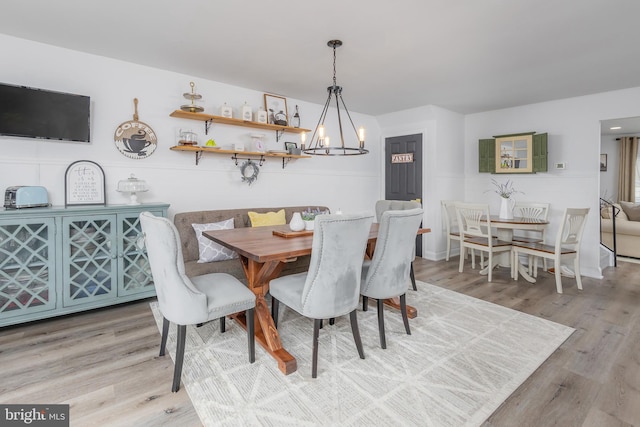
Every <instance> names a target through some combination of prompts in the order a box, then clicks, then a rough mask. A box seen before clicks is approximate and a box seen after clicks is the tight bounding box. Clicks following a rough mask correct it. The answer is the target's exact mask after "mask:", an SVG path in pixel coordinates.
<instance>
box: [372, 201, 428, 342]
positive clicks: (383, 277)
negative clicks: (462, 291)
mask: <svg viewBox="0 0 640 427" xmlns="http://www.w3.org/2000/svg"><path fill="white" fill-rule="evenodd" d="M422 214H423V211H422V209H419V208H418V209H410V210H404V211H386V212H384V213H383V214H382V218H381V221H380V228H379V230H378V239H377V240H376V248H375V251H374V252H373V258H372V259H371V260H367V261H365V262H364V264H363V266H362V280H361V284H360V294H361V295H362V303H363V306H364V307H366V306H367V302H368V298H375V299H376V300H377V305H378V329H379V332H380V347H382V348H387V342H386V339H385V332H384V310H383V307H384V300H385V299H386V298H394V297H398V296H399V297H400V312H401V313H402V320H403V322H404V328H405V330H406V332H407V335H411V329H410V328H409V318H408V316H407V303H406V296H405V294H406V292H407V288H408V285H409V280H410V278H409V272H410V270H411V259H412V256H413V254H414V252H413V249H412V246H410V245H407V242H411V241H413V239H414V238H415V236H416V233H417V232H418V228H419V227H420V222H421V221H422Z"/></svg>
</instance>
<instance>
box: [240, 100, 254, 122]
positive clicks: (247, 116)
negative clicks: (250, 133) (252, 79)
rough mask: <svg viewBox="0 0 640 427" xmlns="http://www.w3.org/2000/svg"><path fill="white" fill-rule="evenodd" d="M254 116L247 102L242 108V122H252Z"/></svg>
mask: <svg viewBox="0 0 640 427" xmlns="http://www.w3.org/2000/svg"><path fill="white" fill-rule="evenodd" d="M252 116H253V114H252V113H251V105H247V103H246V101H245V103H244V105H243V106H242V120H246V121H248V122H250V121H251V118H252Z"/></svg>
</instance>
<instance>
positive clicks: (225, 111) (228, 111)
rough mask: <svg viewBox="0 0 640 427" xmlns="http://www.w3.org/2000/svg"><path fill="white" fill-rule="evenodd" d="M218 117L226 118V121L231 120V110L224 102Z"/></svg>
mask: <svg viewBox="0 0 640 427" xmlns="http://www.w3.org/2000/svg"><path fill="white" fill-rule="evenodd" d="M220 115H221V116H222V117H226V118H227V119H231V118H233V108H231V107H230V106H228V105H227V103H226V102H225V103H224V105H223V106H222V107H221V108H220Z"/></svg>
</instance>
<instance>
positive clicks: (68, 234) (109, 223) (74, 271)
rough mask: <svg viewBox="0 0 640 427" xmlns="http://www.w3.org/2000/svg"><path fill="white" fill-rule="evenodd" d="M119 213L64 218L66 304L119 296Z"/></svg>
mask: <svg viewBox="0 0 640 427" xmlns="http://www.w3.org/2000/svg"><path fill="white" fill-rule="evenodd" d="M115 218H116V216H115V215H88V216H83V217H67V218H64V219H63V231H62V253H63V281H64V283H63V301H64V305H65V306H72V305H76V304H85V303H88V302H92V301H94V300H99V299H109V298H114V297H115V296H116V283H117V282H116V281H117V263H116V241H115V237H116V222H115Z"/></svg>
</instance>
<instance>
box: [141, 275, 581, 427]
mask: <svg viewBox="0 0 640 427" xmlns="http://www.w3.org/2000/svg"><path fill="white" fill-rule="evenodd" d="M407 303H408V304H410V305H413V306H415V307H416V308H417V309H418V317H417V318H415V319H411V320H410V325H411V332H412V335H410V336H409V335H406V334H405V332H404V326H403V324H402V318H401V316H400V313H399V312H396V311H395V310H393V309H389V310H385V324H386V332H387V349H386V350H382V349H381V348H380V346H379V338H378V323H377V317H376V310H375V306H371V307H370V308H369V310H368V311H366V312H362V311H360V310H359V311H358V323H359V325H360V333H361V335H362V341H363V346H364V352H365V357H366V359H364V360H361V359H360V358H359V357H358V353H357V351H356V348H355V344H354V342H353V337H352V335H351V328H350V326H349V317H348V316H346V317H343V318H338V319H336V323H335V325H333V326H331V325H329V324H328V322H325V326H324V328H323V329H321V330H320V344H319V357H318V358H319V360H318V378H316V379H312V378H311V335H312V331H313V321H312V320H309V319H306V318H303V317H301V316H299V315H298V314H297V313H295V312H294V311H293V310H290V309H288V308H285V306H284V305H281V306H280V316H281V318H280V323H279V330H280V335H281V338H282V342H283V346H284V347H285V348H286V349H287V350H288V351H289V352H290V353H291V354H293V356H294V357H296V359H297V361H298V370H297V371H296V372H294V373H293V374H291V375H287V376H285V375H283V374H282V373H281V372H280V371H279V370H278V368H277V366H276V362H275V361H274V360H273V359H272V358H271V357H270V356H269V355H268V354H267V353H266V352H265V351H264V350H263V349H262V348H261V347H260V346H259V345H258V344H257V343H256V363H254V364H252V365H251V364H249V362H248V356H247V341H246V333H245V331H244V330H243V329H242V328H241V327H239V326H238V325H237V324H236V323H235V322H233V321H227V332H225V333H224V334H221V333H220V328H219V322H217V321H215V322H210V323H208V324H206V325H204V326H202V327H200V328H195V327H189V328H187V330H188V334H187V344H186V351H185V361H184V368H183V373H182V384H183V387H184V386H186V390H187V392H188V394H189V397H190V398H191V401H192V402H193V405H194V407H195V408H196V411H197V413H198V415H199V416H200V419H201V420H202V422H203V424H204V425H205V426H227V425H228V426H239V425H242V426H271V425H277V426H369V425H385V426H456V427H457V426H478V425H481V424H482V422H483V421H485V420H486V419H487V418H488V417H489V416H490V415H491V414H492V413H493V411H495V410H496V409H497V408H498V406H500V404H501V403H502V402H503V401H504V400H505V399H506V398H507V397H508V396H509V395H510V394H511V393H513V391H514V390H516V388H518V386H519V385H520V384H522V382H523V381H524V380H525V379H527V378H528V377H529V375H531V374H532V373H533V372H534V371H535V370H536V369H537V368H538V366H540V365H541V364H542V363H543V362H544V361H545V360H546V359H547V358H548V357H549V356H550V355H551V353H553V352H554V351H555V350H556V348H558V347H559V346H560V345H561V344H562V343H563V342H564V341H565V340H566V339H567V338H568V337H569V336H570V335H571V334H572V333H573V331H574V329H572V328H569V327H566V326H563V325H560V324H557V323H553V322H550V321H548V320H544V319H540V318H537V317H534V316H530V315H527V314H524V313H520V312H518V311H515V310H511V309H508V308H504V307H501V306H498V305H495V304H492V303H489V302H485V301H482V300H479V299H476V298H472V297H468V296H466V295H462V294H459V293H457V292H453V291H449V290H446V289H442V288H438V287H436V286H433V285H429V284H426V283H422V282H418V292H414V291H411V290H410V291H408V292H407ZM151 308H152V310H153V313H154V316H155V318H156V321H157V323H158V327H159V328H161V324H162V321H161V317H160V314H159V311H158V309H157V303H155V302H154V303H152V304H151ZM170 331H171V334H170V336H169V341H168V343H167V349H168V350H169V352H170V354H171V357H172V358H174V360H175V335H176V328H175V326H174V325H172V327H171V329H170ZM159 342H160V336H158V344H159Z"/></svg>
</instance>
